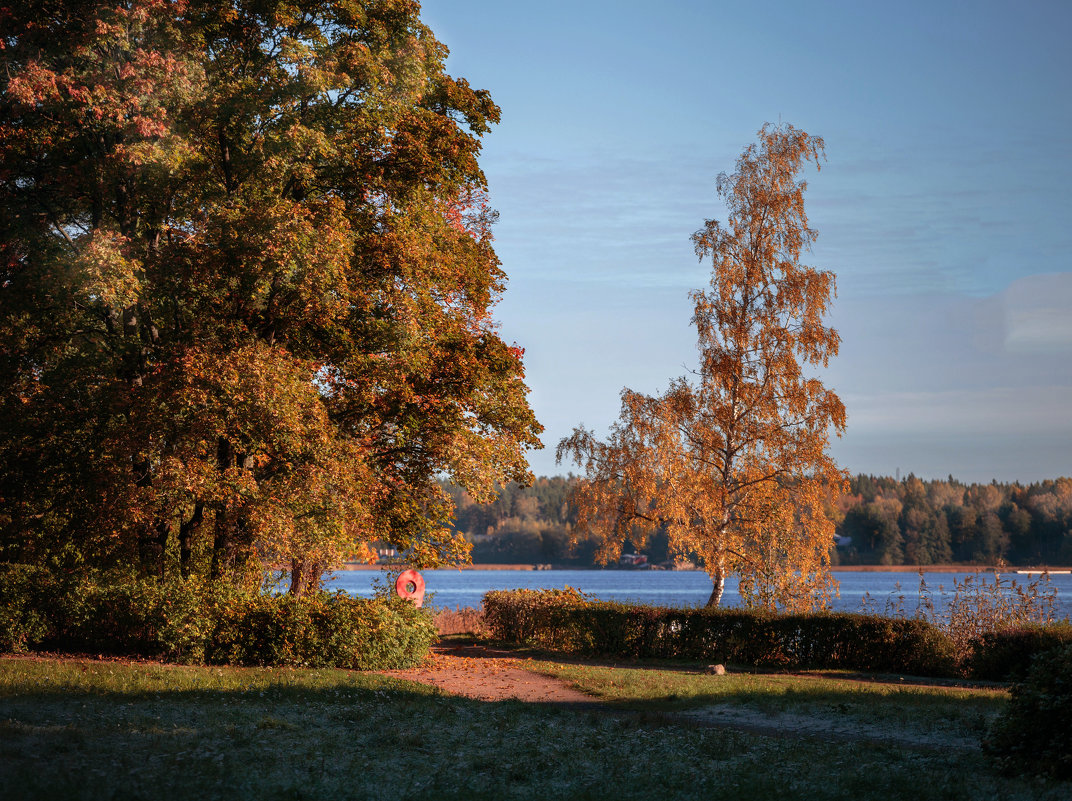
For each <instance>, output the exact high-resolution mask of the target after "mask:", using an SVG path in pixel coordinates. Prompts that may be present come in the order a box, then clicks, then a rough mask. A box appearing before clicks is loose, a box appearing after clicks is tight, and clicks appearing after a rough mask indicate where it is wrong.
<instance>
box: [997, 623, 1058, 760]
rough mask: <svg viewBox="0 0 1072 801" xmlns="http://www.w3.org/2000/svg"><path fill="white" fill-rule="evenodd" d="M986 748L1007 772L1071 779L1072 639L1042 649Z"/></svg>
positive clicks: (1017, 686)
mask: <svg viewBox="0 0 1072 801" xmlns="http://www.w3.org/2000/svg"><path fill="white" fill-rule="evenodd" d="M1009 696H1010V698H1009V705H1008V706H1007V707H1006V708H1005V711H1004V712H1003V713H1002V714H1001V716H1000V717H998V718H997V719H996V720H995V721H994V722H993V723H992V724H991V726H990V729H989V731H988V732H987V736H986V737H985V738H984V740H983V749H984V750H985V751H986V753H987V754H988V755H990V756H991V757H993V758H994V760H995V762H996V763H997V765H998V767H999V768H1000V769H1001V771H1002V772H1003V773H1009V774H1032V775H1049V776H1053V777H1055V778H1058V779H1072V726H1070V725H1069V720H1072V644H1068V645H1063V646H1059V647H1058V648H1055V649H1050V650H1048V651H1045V652H1043V653H1040V654H1038V655H1037V656H1036V657H1035V658H1034V659H1033V660H1032V661H1031V666H1030V668H1029V669H1028V671H1027V674H1026V675H1025V677H1024V680H1023V681H1022V682H1020V683H1017V684H1014V685H1013V686H1012V687H1011V689H1010V690H1009Z"/></svg>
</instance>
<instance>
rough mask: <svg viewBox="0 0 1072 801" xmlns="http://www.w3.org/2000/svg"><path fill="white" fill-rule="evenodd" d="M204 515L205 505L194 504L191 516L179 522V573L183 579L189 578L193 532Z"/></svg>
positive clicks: (199, 525) (195, 531)
mask: <svg viewBox="0 0 1072 801" xmlns="http://www.w3.org/2000/svg"><path fill="white" fill-rule="evenodd" d="M204 517H205V505H204V504H202V503H198V504H197V505H195V506H194V513H193V516H192V517H191V518H190V519H189V520H184V521H183V522H182V523H180V524H179V573H180V574H181V575H182V577H183V578H184V579H188V578H190V553H191V551H192V550H193V539H194V534H195V533H197V530H198V529H199V528H200V527H201V521H202V520H204Z"/></svg>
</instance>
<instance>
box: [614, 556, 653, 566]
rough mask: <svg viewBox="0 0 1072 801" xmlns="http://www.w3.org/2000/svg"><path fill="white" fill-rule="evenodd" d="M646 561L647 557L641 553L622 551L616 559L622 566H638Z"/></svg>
mask: <svg viewBox="0 0 1072 801" xmlns="http://www.w3.org/2000/svg"><path fill="white" fill-rule="evenodd" d="M647 563H648V557H646V556H645V555H644V554H642V553H623V554H622V556H621V558H620V559H619V560H618V564H620V565H621V566H622V567H640V566H641V565H646V564H647Z"/></svg>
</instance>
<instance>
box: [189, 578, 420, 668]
mask: <svg viewBox="0 0 1072 801" xmlns="http://www.w3.org/2000/svg"><path fill="white" fill-rule="evenodd" d="M435 639H436V631H435V625H434V624H433V622H432V620H431V616H430V615H429V614H428V613H427V612H422V611H420V610H418V609H417V608H416V607H414V606H413V604H412V603H409V602H407V601H403V600H401V599H394V600H387V599H381V598H376V599H365V598H351V597H350V596H348V595H345V594H344V593H341V592H340V593H318V594H315V595H311V596H307V597H303V598H294V597H292V596H289V595H278V596H269V595H259V596H251V597H246V598H242V599H239V600H238V601H237V602H236V603H233V604H231V605H230V606H229V607H227V608H226V609H224V610H222V612H221V614H220V617H219V620H218V623H217V627H216V630H215V632H214V633H213V637H212V642H211V645H210V650H209V653H208V661H210V662H213V663H216V664H228V665H289V666H302V667H342V668H352V669H355V670H390V669H395V668H404V667H410V666H412V665H414V664H416V663H418V662H419V661H420V660H421V659H422V658H423V657H424V655H425V653H427V651H428V648H429V646H430V645H431V644H432V643H433V642H434V641H435Z"/></svg>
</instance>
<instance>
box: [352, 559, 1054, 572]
mask: <svg viewBox="0 0 1072 801" xmlns="http://www.w3.org/2000/svg"><path fill="white" fill-rule="evenodd" d="M402 567H405V565H391V564H375V565H367V564H363V563H360V562H345V563H343V565H342V566H340V567H336V568H333V569H334V570H336V571H339V570H392V569H398V568H402ZM439 569H440V570H623V569H624V570H630V569H631V568H618V567H613V568H600V567H566V566H562V565H535V564H476V565H452V566H447V567H442V568H439ZM697 570H702V568H697ZM1044 570H1045V571H1049V572H1051V573H1056V572H1059V571H1060V572H1068V571H1069V570H1072V567H1069V566H1058V565H1050V566H1048V567H1036V566H1034V565H1029V566H1022V567H1021V566H1013V565H1005V566H1004V567H1002V568H1001V569H1000V572H1001V574H1002V575H1010V574H1016V573H1023V572H1024V571H1030V572H1031V573H1042V572H1043V571H1044ZM920 571H922V572H924V573H995V572H998V568H997V567H996V566H994V565H832V566H831V567H830V572H832V573H919V572H920Z"/></svg>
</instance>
